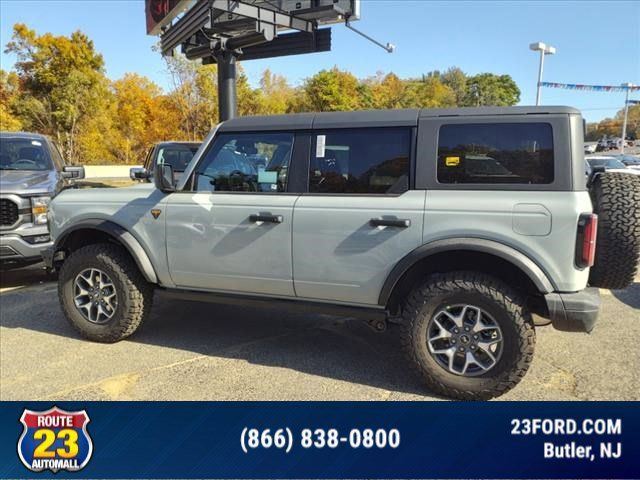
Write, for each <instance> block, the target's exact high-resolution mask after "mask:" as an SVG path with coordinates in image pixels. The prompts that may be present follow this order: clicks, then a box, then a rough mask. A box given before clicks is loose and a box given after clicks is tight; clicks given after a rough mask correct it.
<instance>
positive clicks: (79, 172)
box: [62, 166, 84, 180]
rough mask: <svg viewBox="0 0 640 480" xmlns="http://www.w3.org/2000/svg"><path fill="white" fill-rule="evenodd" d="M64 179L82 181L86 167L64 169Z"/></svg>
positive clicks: (67, 167)
mask: <svg viewBox="0 0 640 480" xmlns="http://www.w3.org/2000/svg"><path fill="white" fill-rule="evenodd" d="M62 177H63V178H69V179H73V180H81V179H83V178H84V167H69V166H66V167H64V168H63V169H62Z"/></svg>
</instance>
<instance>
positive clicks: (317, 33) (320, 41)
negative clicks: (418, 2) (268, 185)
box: [146, 0, 360, 120]
mask: <svg viewBox="0 0 640 480" xmlns="http://www.w3.org/2000/svg"><path fill="white" fill-rule="evenodd" d="M146 8H147V32H148V33H149V34H151V35H160V48H161V51H162V54H163V55H173V54H174V52H175V50H176V49H177V48H180V50H181V52H182V53H183V54H184V55H185V56H186V57H187V58H188V59H189V60H198V59H199V60H202V62H203V63H205V64H207V63H216V64H218V93H219V95H218V99H219V100H218V101H219V107H220V109H219V111H220V119H221V120H226V119H229V118H233V117H234V116H235V114H236V66H235V63H236V60H255V59H265V58H272V57H278V56H284V55H299V54H303V53H313V52H323V51H329V50H331V29H330V28H320V27H321V26H323V25H330V24H334V23H339V22H340V23H341V22H345V23H346V22H351V21H354V20H358V19H359V18H360V0H197V1H195V0H146Z"/></svg>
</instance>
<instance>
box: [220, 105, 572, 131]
mask: <svg viewBox="0 0 640 480" xmlns="http://www.w3.org/2000/svg"><path fill="white" fill-rule="evenodd" d="M545 114H578V115H579V114H580V111H579V110H577V109H575V108H573V107H563V106H541V107H528V106H524V107H472V108H466V107H465V108H423V109H417V108H416V109H401V110H363V111H353V112H319V113H294V114H288V115H264V116H248V117H237V118H234V119H231V120H227V121H225V122H223V123H222V125H221V127H220V131H221V132H225V131H251V130H304V129H310V128H345V127H376V126H377V127H391V126H406V125H416V124H417V122H418V118H428V117H464V116H495V115H498V116H499V115H505V116H507V115H545Z"/></svg>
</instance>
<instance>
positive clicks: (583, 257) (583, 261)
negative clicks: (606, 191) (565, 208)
mask: <svg viewBox="0 0 640 480" xmlns="http://www.w3.org/2000/svg"><path fill="white" fill-rule="evenodd" d="M597 235H598V215H596V214H595V213H585V214H582V215H580V218H579V219H578V238H577V241H576V265H577V266H578V267H579V268H585V267H593V262H594V261H595V258H596V237H597Z"/></svg>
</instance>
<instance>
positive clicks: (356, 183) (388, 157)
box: [309, 128, 411, 194]
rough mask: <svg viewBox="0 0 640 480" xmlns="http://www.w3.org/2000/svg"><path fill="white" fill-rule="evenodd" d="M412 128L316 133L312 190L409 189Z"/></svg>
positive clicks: (378, 191)
mask: <svg viewBox="0 0 640 480" xmlns="http://www.w3.org/2000/svg"><path fill="white" fill-rule="evenodd" d="M410 156H411V129H409V128H358V129H343V130H327V131H316V132H314V148H313V150H312V155H311V162H310V168H309V192H312V193H360V194H384V193H390V194H398V193H403V192H405V191H407V190H408V188H409V159H410Z"/></svg>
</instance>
